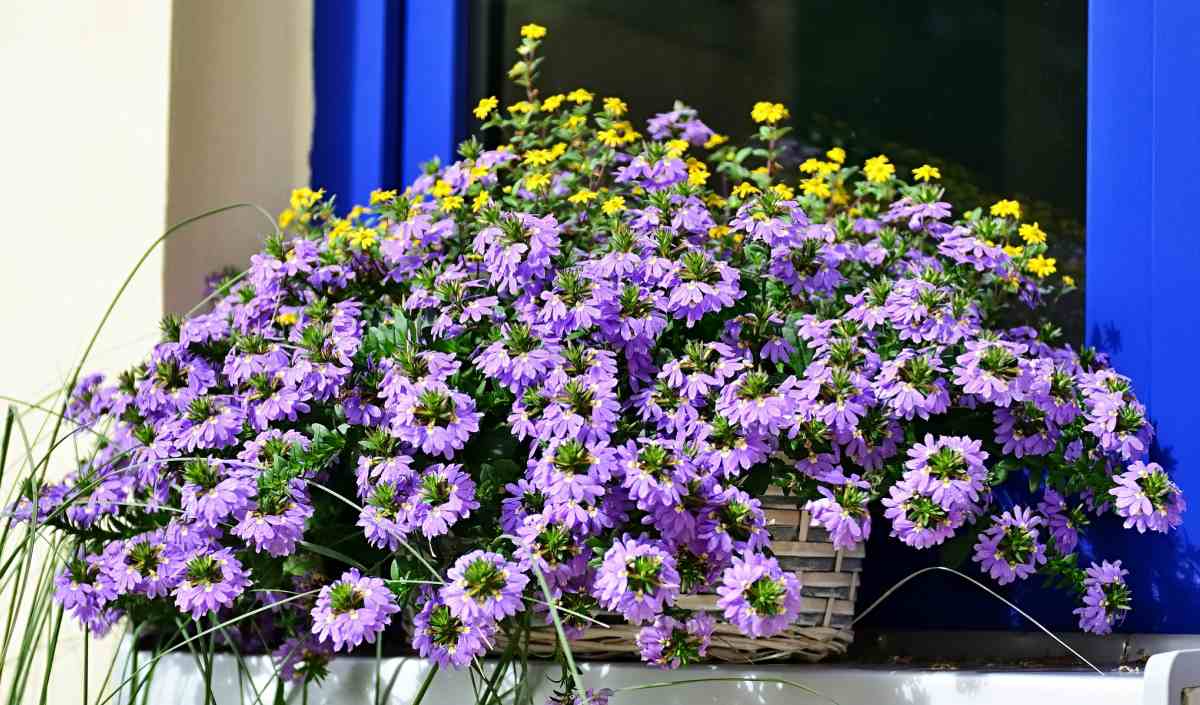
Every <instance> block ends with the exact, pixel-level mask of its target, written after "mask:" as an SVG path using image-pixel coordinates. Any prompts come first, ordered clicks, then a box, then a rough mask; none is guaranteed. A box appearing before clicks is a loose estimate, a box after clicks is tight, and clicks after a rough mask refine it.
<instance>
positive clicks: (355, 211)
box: [346, 206, 367, 222]
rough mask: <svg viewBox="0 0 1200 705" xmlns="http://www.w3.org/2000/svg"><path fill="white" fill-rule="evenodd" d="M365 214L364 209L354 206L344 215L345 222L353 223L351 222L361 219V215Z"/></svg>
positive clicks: (365, 210)
mask: <svg viewBox="0 0 1200 705" xmlns="http://www.w3.org/2000/svg"><path fill="white" fill-rule="evenodd" d="M366 212H367V209H366V208H363V207H362V206H355V207H353V208H351V209H350V212H349V213H347V214H346V220H349V221H351V222H353V221H355V220H358V219H359V218H361V217H362V216H363V213H366Z"/></svg>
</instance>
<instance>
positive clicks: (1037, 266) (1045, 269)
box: [1025, 255, 1058, 277]
mask: <svg viewBox="0 0 1200 705" xmlns="http://www.w3.org/2000/svg"><path fill="white" fill-rule="evenodd" d="M1055 264H1056V260H1055V259H1054V258H1053V257H1043V256H1042V255H1038V256H1037V257H1034V258H1033V259H1031V260H1029V262H1028V263H1026V265H1025V268H1026V269H1028V270H1029V271H1031V272H1033V273H1034V274H1035V275H1037V276H1038V277H1048V276H1050V275H1051V274H1054V273H1055V272H1057V271H1058V268H1057V267H1055V266H1054V265H1055Z"/></svg>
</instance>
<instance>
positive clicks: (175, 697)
mask: <svg viewBox="0 0 1200 705" xmlns="http://www.w3.org/2000/svg"><path fill="white" fill-rule="evenodd" d="M245 661H246V664H247V667H248V668H249V669H250V674H251V676H252V678H253V681H254V682H255V684H256V685H257V686H258V687H260V688H263V692H262V699H263V702H271V699H272V698H273V696H274V685H273V684H271V683H270V678H271V674H272V666H271V665H270V661H269V659H266V658H264V657H249V658H246V659H245ZM428 668H429V664H428V662H426V661H424V660H421V659H414V658H390V659H384V660H383V667H382V675H383V681H384V683H386V682H387V681H388V680H389V679H390V678H391V676H392V674H393V673H395V672H396V669H400V673H399V676H398V677H397V678H396V684H395V686H394V688H393V690H392V693H391V696H390V698H389V700H388V701H387V703H388V705H401V704H407V703H411V702H412V699H413V697H414V696H415V695H416V692H417V690H418V689H419V688H420V684H421V682H422V680H423V679H424V676H425V675H426V673H428ZM582 668H583V677H584V680H585V682H586V684H587V685H588V687H592V688H612V689H614V690H620V689H621V688H625V687H629V686H635V685H641V684H646V683H656V682H668V681H679V680H686V679H696V678H757V679H760V680H759V681H758V682H745V681H740V682H735V681H720V682H703V683H694V684H690V685H679V686H673V687H669V688H656V689H651V690H640V691H632V692H621V693H620V694H619V695H618V696H617V697H616V698H614V699H613V705H707V704H711V705H731V704H734V703H755V704H756V705H776V704H779V705H783V704H785V703H786V704H787V705H807V704H808V703H829V702H830V701H833V702H836V703H838V704H839V705H1043V704H1044V705H1072V704H1074V703H1080V704H1081V705H1082V704H1085V703H1086V704H1087V705H1136V704H1138V703H1141V704H1142V705H1181V703H1182V702H1184V701H1183V700H1182V696H1181V693H1182V690H1183V688H1185V687H1191V686H1193V685H1200V651H1182V652H1171V653H1166V654H1159V655H1157V656H1155V657H1154V658H1153V659H1152V660H1151V661H1150V663H1149V664H1148V665H1147V668H1146V671H1145V672H1144V673H1118V672H1112V673H1108V674H1106V675H1103V676H1101V675H1098V674H1096V673H1092V672H1089V671H1074V670H1073V671H1064V670H1057V671H1054V670H987V671H984V670H961V671H959V670H930V669H921V668H890V667H864V666H854V665H814V666H807V665H787V666H759V667H752V668H742V667H733V666H698V667H693V668H688V669H682V670H677V671H673V672H661V671H654V670H650V669H647V668H645V667H644V666H641V665H639V664H636V663H599V662H594V663H587V664H582ZM546 674H550V675H554V676H557V675H558V669H557V667H556V666H554V665H553V664H539V665H537V666H531V669H530V676H531V678H534V679H535V680H536V681H538V682H543V683H544V685H543V686H542V687H541V688H540V689H539V691H538V694H537V695H536V696H535V698H534V702H535V703H539V704H540V703H542V702H544V701H545V697H546V696H547V695H549V693H550V689H551V688H552V687H553V685H552V684H550V683H548V682H545V679H544V676H545V675H546ZM374 680H375V661H374V659H370V658H340V659H338V660H336V661H335V662H334V663H333V664H332V666H331V673H330V676H329V678H328V679H326V681H325V683H324V684H323V685H322V686H320V687H314V688H312V689H311V690H310V692H309V697H308V702H309V704H310V705H322V704H325V703H328V704H329V705H343V704H344V703H369V702H372V701H373V694H374V693H373V689H374ZM779 680H787V681H792V682H795V683H799V684H801V685H804V686H807V687H808V688H811V689H812V690H814V691H816V692H818V693H820V694H822V695H823V696H826V697H820V696H815V695H812V694H809V693H805V692H804V691H803V690H801V689H798V688H795V687H792V686H788V685H785V684H783V683H780V682H778V681H779ZM241 685H242V687H243V688H244V689H245V694H244V696H242V697H239V695H238V688H239V677H238V669H237V661H236V660H235V659H234V658H233V657H232V656H227V655H222V656H218V657H217V658H216V671H215V676H214V679H213V690H214V694H215V695H216V697H217V703H219V704H220V705H226V704H233V703H253V702H255V697H254V692H253V688H251V687H250V678H246V677H245V676H244V675H243V678H242V679H241ZM150 688H151V691H150V698H149V700H148V702H152V703H174V704H176V705H191V704H192V703H196V704H197V705H199V704H200V703H203V702H204V697H203V695H204V680H203V677H202V675H201V673H200V672H199V671H198V670H197V667H196V661H195V660H194V659H193V658H192V657H191V656H190V655H188V654H171V655H169V656H166V657H164V658H163V659H162V661H161V662H160V663H159V665H158V668H157V669H156V671H155V674H154V680H153V682H152V683H151V685H150ZM126 690H127V689H126ZM290 695H291V697H289V698H288V702H289V703H299V702H300V697H299V695H300V693H299V692H294V693H291V694H290ZM139 699H140V698H139ZM124 701H125V700H124V698H122V702H124ZM474 701H475V697H474V691H473V690H472V686H471V680H470V677H469V675H468V674H467V673H466V672H465V671H458V672H455V671H444V672H440V673H438V675H437V676H436V679H435V681H434V683H433V687H431V688H430V689H429V692H428V693H427V694H426V697H425V700H424V702H423V705H469V704H470V703H473V702H474ZM1193 702H1194V701H1193Z"/></svg>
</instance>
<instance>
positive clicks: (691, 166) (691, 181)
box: [687, 158, 709, 186]
mask: <svg viewBox="0 0 1200 705" xmlns="http://www.w3.org/2000/svg"><path fill="white" fill-rule="evenodd" d="M687 167H688V185H689V186H703V185H704V184H706V183H707V182H708V177H709V173H708V165H707V164H705V163H704V162H702V161H700V160H699V159H695V158H690V159H688V160H687Z"/></svg>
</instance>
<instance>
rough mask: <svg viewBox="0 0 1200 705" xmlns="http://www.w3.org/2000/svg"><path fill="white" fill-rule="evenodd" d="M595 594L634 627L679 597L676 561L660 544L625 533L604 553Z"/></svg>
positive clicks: (657, 613) (603, 604) (604, 605)
mask: <svg viewBox="0 0 1200 705" xmlns="http://www.w3.org/2000/svg"><path fill="white" fill-rule="evenodd" d="M592 594H593V595H594V596H595V597H596V599H597V600H599V601H600V604H601V605H602V606H603V607H605V608H606V609H610V610H614V611H616V612H620V613H621V615H622V616H623V617H625V619H627V620H628V621H630V622H631V623H633V624H641V623H642V622H645V621H648V620H651V619H654V618H656V617H657V616H658V615H659V614H661V613H662V611H663V609H664V608H666V607H668V606H670V605H672V604H674V603H675V597H676V596H677V595H678V594H679V573H677V572H676V570H675V558H674V557H673V556H672V555H671V554H670V552H668V551H667V549H666V547H665V546H664V545H662V544H661V543H660V542H657V541H651V540H649V539H647V538H646V537H645V536H644V535H643V536H642V537H640V538H636V539H635V538H632V537H630V536H629V535H628V534H626V535H625V537H624V538H621V539H618V540H617V541H615V542H613V545H612V548H610V549H608V551H607V552H606V553H605V554H604V562H603V563H602V564H601V566H600V570H599V572H598V573H597V575H596V582H595V585H594V587H593V588H592Z"/></svg>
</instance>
